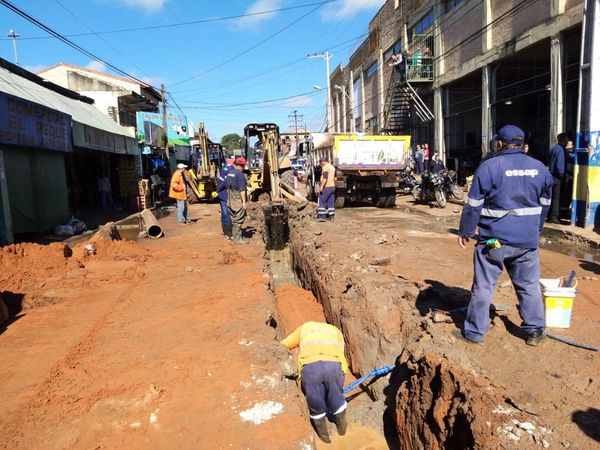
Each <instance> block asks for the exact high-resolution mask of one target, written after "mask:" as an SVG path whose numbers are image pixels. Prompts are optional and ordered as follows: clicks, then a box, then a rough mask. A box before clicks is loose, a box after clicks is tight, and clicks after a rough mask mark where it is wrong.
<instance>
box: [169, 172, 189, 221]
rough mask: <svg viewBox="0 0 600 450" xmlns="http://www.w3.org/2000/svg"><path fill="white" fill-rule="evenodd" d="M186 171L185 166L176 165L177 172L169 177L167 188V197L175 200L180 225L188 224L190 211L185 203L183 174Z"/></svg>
mask: <svg viewBox="0 0 600 450" xmlns="http://www.w3.org/2000/svg"><path fill="white" fill-rule="evenodd" d="M185 169H187V166H186V165H185V164H182V163H179V164H177V170H176V171H175V172H173V176H172V177H171V185H170V186H169V197H171V198H172V199H175V200H177V222H178V223H180V224H181V225H187V224H189V223H190V211H189V207H188V203H187V193H186V185H185V179H184V177H183V172H184V171H185Z"/></svg>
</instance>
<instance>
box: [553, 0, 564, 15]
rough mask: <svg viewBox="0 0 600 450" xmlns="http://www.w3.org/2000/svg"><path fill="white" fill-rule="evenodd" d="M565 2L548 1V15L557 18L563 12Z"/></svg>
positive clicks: (562, 0) (557, 0)
mask: <svg viewBox="0 0 600 450" xmlns="http://www.w3.org/2000/svg"><path fill="white" fill-rule="evenodd" d="M565 4H566V0H551V1H550V15H551V16H552V17H554V16H558V15H559V14H562V13H564V12H565Z"/></svg>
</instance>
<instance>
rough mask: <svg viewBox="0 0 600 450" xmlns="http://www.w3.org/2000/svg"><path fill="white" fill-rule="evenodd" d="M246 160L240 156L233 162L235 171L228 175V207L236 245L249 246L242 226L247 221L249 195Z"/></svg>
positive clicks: (226, 181)
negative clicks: (245, 169) (245, 170)
mask: <svg viewBox="0 0 600 450" xmlns="http://www.w3.org/2000/svg"><path fill="white" fill-rule="evenodd" d="M244 167H246V158H244V157H242V156H238V157H237V158H236V159H235V161H234V162H233V169H232V170H230V171H229V172H228V173H227V177H226V178H225V184H226V185H227V207H228V209H229V216H230V217H231V238H232V240H233V242H234V243H236V244H247V243H248V240H247V239H244V238H243V237H242V224H243V223H244V220H245V219H246V208H247V200H248V193H247V192H246V176H245V175H244V172H242V171H243V170H244Z"/></svg>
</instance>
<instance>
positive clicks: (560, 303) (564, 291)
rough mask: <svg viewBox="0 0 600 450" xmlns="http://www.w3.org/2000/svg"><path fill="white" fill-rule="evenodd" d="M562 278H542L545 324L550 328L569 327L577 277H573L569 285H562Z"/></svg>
mask: <svg viewBox="0 0 600 450" xmlns="http://www.w3.org/2000/svg"><path fill="white" fill-rule="evenodd" d="M564 282H565V280H564V278H543V279H541V280H540V284H541V285H542V295H543V296H544V305H545V307H546V326H547V327H550V328H569V327H570V326H571V312H572V310H573V300H575V289H576V288H577V279H576V278H574V279H573V282H572V286H571V287H562V285H563V284H564Z"/></svg>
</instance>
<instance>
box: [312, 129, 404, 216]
mask: <svg viewBox="0 0 600 450" xmlns="http://www.w3.org/2000/svg"><path fill="white" fill-rule="evenodd" d="M305 147H306V148H307V151H308V155H307V158H306V159H307V169H306V190H307V193H308V198H309V199H312V200H316V197H317V195H318V193H319V180H320V177H321V166H320V164H319V160H320V158H321V157H322V156H324V157H326V158H327V159H328V160H329V161H330V162H331V164H333V166H334V167H335V169H336V175H335V197H336V198H335V207H336V208H343V207H344V206H345V205H346V204H347V203H348V202H360V203H364V202H368V203H372V204H373V205H375V206H377V207H379V208H391V207H393V206H395V205H396V187H397V186H398V181H399V172H400V171H401V170H403V169H404V168H405V167H406V165H407V161H408V158H409V149H410V136H369V135H363V134H334V133H311V135H310V137H309V140H308V145H306V146H305Z"/></svg>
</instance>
